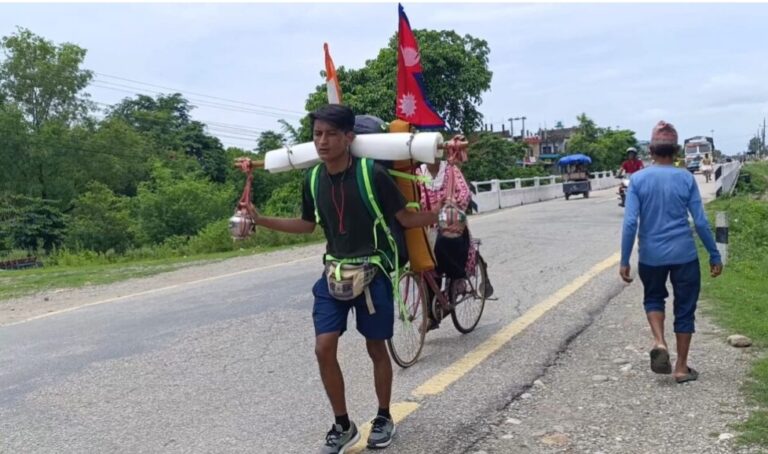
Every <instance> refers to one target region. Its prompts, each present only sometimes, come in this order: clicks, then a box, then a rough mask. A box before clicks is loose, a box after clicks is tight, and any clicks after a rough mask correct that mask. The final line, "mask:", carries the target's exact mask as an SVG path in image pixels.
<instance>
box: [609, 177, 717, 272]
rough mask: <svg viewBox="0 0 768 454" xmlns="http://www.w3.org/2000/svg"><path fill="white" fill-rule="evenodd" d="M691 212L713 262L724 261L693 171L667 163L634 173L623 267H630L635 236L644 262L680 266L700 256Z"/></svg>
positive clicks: (626, 226) (624, 236)
mask: <svg viewBox="0 0 768 454" xmlns="http://www.w3.org/2000/svg"><path fill="white" fill-rule="evenodd" d="M689 212H690V213H691V216H692V217H693V224H694V226H695V227H696V232H697V233H698V234H699V238H701V241H702V242H703V243H704V246H705V247H706V248H707V251H709V262H710V264H713V265H718V264H721V263H722V262H721V259H720V253H719V252H718V251H717V246H716V245H715V240H714V239H713V238H712V232H711V231H710V229H709V223H708V222H707V217H706V215H705V214H704V205H703V203H702V201H701V195H700V194H699V186H698V185H697V184H696V180H695V179H694V178H693V174H691V173H690V172H689V171H688V170H686V169H680V168H677V167H672V166H661V165H654V166H651V167H648V168H646V169H644V170H641V171H639V172H636V173H634V174H632V177H631V179H630V184H629V190H628V191H627V203H626V208H625V209H624V229H623V232H622V236H621V265H622V266H629V257H630V255H632V247H633V245H634V243H635V235H637V236H638V253H639V260H640V263H642V264H644V265H649V266H662V265H680V264H683V263H688V262H692V261H693V260H695V259H696V258H697V253H696V243H695V242H694V240H693V231H692V229H691V226H690V225H689V224H688V213H689ZM638 221H639V232H638Z"/></svg>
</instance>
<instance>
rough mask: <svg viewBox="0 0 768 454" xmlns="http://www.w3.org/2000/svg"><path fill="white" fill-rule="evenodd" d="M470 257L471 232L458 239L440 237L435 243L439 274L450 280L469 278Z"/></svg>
mask: <svg viewBox="0 0 768 454" xmlns="http://www.w3.org/2000/svg"><path fill="white" fill-rule="evenodd" d="M468 257H469V230H467V229H464V233H463V234H462V235H461V236H460V237H458V238H447V237H444V236H442V235H438V237H437V241H435V259H437V272H438V273H441V274H445V275H446V276H447V277H448V278H450V279H461V278H465V277H467V258H468Z"/></svg>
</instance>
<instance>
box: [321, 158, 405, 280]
mask: <svg viewBox="0 0 768 454" xmlns="http://www.w3.org/2000/svg"><path fill="white" fill-rule="evenodd" d="M375 162H376V161H374V160H373V159H370V158H358V159H356V160H355V176H356V181H357V187H358V190H359V192H360V197H361V198H362V200H363V205H365V207H366V211H368V214H369V215H370V217H371V220H372V221H373V229H374V230H373V242H374V249H375V251H376V256H375V257H371V258H372V259H373V260H372V262H373V263H376V264H377V265H378V266H380V267H381V268H382V269H383V270H384V271H385V272H386V273H387V274H389V273H392V272H398V271H400V270H401V269H402V268H403V267H404V266H405V265H406V263H408V249H407V247H406V243H405V231H404V229H403V227H402V226H401V225H400V223H399V222H398V221H397V219H390V220H389V221H387V220H386V219H385V218H384V212H383V210H382V209H381V205H380V203H379V200H380V199H379V196H378V194H377V193H376V186H375V185H374V183H373V168H374V164H375ZM321 165H323V164H317V165H316V166H315V167H313V168H312V170H310V172H308V176H309V181H308V184H309V188H310V193H311V194H312V201H313V202H314V205H315V222H316V223H317V224H322V220H321V219H320V212H319V210H318V208H317V191H318V187H319V184H320V182H319V179H318V178H317V175H318V174H319V172H320V166H321ZM331 258H332V257H331ZM347 261H349V260H347Z"/></svg>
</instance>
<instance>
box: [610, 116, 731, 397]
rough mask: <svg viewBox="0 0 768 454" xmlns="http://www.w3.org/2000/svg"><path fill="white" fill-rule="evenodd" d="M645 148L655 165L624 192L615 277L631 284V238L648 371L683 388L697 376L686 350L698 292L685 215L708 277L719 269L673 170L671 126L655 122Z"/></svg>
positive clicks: (688, 183) (698, 208) (687, 188)
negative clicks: (670, 307)
mask: <svg viewBox="0 0 768 454" xmlns="http://www.w3.org/2000/svg"><path fill="white" fill-rule="evenodd" d="M650 149H651V155H652V156H653V159H654V161H655V165H653V166H651V167H648V168H647V169H645V170H643V171H641V172H637V173H636V174H635V175H633V176H632V184H631V185H630V186H629V190H628V192H627V204H626V209H625V211H624V228H623V233H622V239H621V265H620V269H619V274H620V275H621V278H622V279H623V280H624V281H625V282H632V278H631V277H630V266H629V258H630V255H631V254H632V248H633V246H634V242H635V235H637V236H638V256H639V258H638V261H639V266H638V271H639V275H640V280H641V281H642V283H643V288H644V300H643V305H644V306H645V312H646V316H647V317H648V323H649V324H650V326H651V332H652V333H653V341H654V345H653V348H652V349H651V352H650V357H651V370H653V371H654V372H656V373H657V374H669V373H672V374H673V377H674V378H675V380H676V381H677V382H678V383H685V382H688V381H692V380H696V379H697V378H698V376H699V374H698V372H697V371H696V370H694V369H692V368H691V367H689V366H688V350H689V348H690V346H691V338H692V336H693V333H694V331H695V330H694V318H695V317H694V313H695V312H696V304H697V301H698V298H699V290H700V289H701V271H700V268H699V258H698V253H697V251H696V243H695V242H694V238H693V232H692V231H691V227H690V225H689V224H688V213H690V214H691V216H692V217H693V223H694V225H695V227H696V232H697V233H698V235H699V238H701V241H702V242H703V243H704V246H705V247H706V248H707V252H708V253H709V264H710V275H711V276H712V277H717V276H719V275H720V273H721V272H722V270H723V265H722V260H721V258H720V253H719V252H718V250H717V246H716V245H715V240H714V239H713V238H712V232H711V231H710V229H709V223H708V222H707V218H706V215H705V214H704V205H703V203H702V201H701V195H700V194H699V188H698V186H697V184H696V180H695V179H694V177H693V175H692V174H691V173H690V172H688V171H687V170H686V169H684V168H679V167H676V166H675V155H676V154H677V153H678V152H679V150H680V145H679V144H678V138H677V131H676V130H675V128H674V126H672V125H671V124H669V123H666V122H663V121H660V122H659V123H658V124H657V125H656V127H655V128H653V132H652V134H651V147H650ZM638 221H639V222H638ZM638 224H639V232H638ZM668 278H669V279H670V280H671V282H672V288H673V293H674V315H675V322H674V332H675V337H676V339H677V362H676V364H675V368H674V371H673V370H672V365H671V363H670V359H669V352H668V350H667V342H666V340H665V339H664V305H665V301H666V298H667V297H669V293H668V292H667V279H668Z"/></svg>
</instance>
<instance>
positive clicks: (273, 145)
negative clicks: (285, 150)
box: [256, 131, 285, 155]
mask: <svg viewBox="0 0 768 454" xmlns="http://www.w3.org/2000/svg"><path fill="white" fill-rule="evenodd" d="M284 143H285V136H284V135H283V134H281V133H279V132H275V131H264V132H262V133H261V134H259V138H258V139H257V140H256V151H257V152H258V154H259V155H263V154H264V153H266V152H268V151H271V150H276V149H278V148H282V147H284V146H285V145H284Z"/></svg>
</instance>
